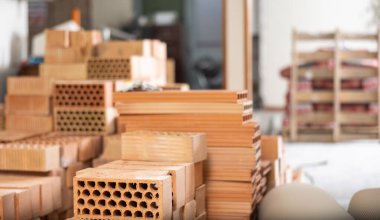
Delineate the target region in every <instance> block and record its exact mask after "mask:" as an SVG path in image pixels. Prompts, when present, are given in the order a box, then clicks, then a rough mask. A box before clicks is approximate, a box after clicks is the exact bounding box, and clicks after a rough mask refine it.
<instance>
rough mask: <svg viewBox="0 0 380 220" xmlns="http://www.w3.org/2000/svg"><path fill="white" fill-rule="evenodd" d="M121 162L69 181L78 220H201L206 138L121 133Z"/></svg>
mask: <svg viewBox="0 0 380 220" xmlns="http://www.w3.org/2000/svg"><path fill="white" fill-rule="evenodd" d="M121 136H122V138H121V145H122V147H121V148H122V154H121V155H122V156H121V157H122V159H123V160H117V161H114V162H110V163H107V164H104V165H101V166H98V167H96V168H92V169H86V170H82V171H80V172H78V173H77V176H76V177H75V179H74V207H75V209H74V214H75V218H80V219H104V218H107V219H114V218H116V219H121V218H154V219H188V220H190V219H206V185H205V184H204V180H203V166H202V164H203V162H204V161H205V160H206V158H207V151H206V137H205V135H204V134H200V133H184V132H126V133H123V134H121Z"/></svg>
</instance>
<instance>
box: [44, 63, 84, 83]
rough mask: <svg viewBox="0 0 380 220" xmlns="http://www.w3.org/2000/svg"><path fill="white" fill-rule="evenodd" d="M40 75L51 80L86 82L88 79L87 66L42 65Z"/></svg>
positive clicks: (73, 64) (72, 64) (75, 64)
mask: <svg viewBox="0 0 380 220" xmlns="http://www.w3.org/2000/svg"><path fill="white" fill-rule="evenodd" d="M39 74H40V76H41V77H42V78H45V79H50V80H85V79H87V64H85V63H70V64H68V63H66V64H50V63H43V64H41V65H40V69H39Z"/></svg>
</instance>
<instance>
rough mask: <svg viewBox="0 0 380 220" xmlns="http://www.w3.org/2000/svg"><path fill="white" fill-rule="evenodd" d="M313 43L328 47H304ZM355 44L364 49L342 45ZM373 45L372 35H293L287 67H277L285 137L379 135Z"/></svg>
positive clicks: (319, 138)
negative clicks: (285, 87) (282, 84)
mask: <svg viewBox="0 0 380 220" xmlns="http://www.w3.org/2000/svg"><path fill="white" fill-rule="evenodd" d="M311 42H312V43H311ZM315 42H319V43H321V42H324V43H326V42H327V43H330V44H331V43H332V44H334V48H331V49H319V50H316V51H310V50H309V51H306V50H304V48H305V46H310V45H312V44H313V43H315ZM306 43H308V45H306ZM358 43H359V44H361V45H363V48H364V49H360V50H358V49H351V50H350V49H347V48H348V47H349V46H351V45H352V48H355V46H356V44H358ZM374 44H376V49H375V50H373V45H374ZM318 45H319V44H318ZM341 45H345V48H341ZM369 45H371V46H369ZM379 45H380V43H379V34H378V33H377V34H346V33H340V32H339V31H337V32H335V33H327V34H315V35H313V34H306V33H298V32H294V33H293V55H292V59H293V61H292V65H291V67H289V68H288V69H285V70H284V71H282V75H283V76H284V77H286V78H287V79H289V94H288V97H287V115H288V117H287V118H286V121H285V122H286V123H285V127H286V129H287V130H286V131H285V132H286V135H289V137H290V139H291V140H293V141H329V142H331V141H345V140H355V139H379V137H380V111H379V103H380V95H379V94H380V86H379V79H380V71H379V65H378V63H379V51H380V50H379ZM301 46H304V47H301ZM365 48H368V49H365ZM302 49H303V50H302Z"/></svg>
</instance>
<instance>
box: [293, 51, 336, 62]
mask: <svg viewBox="0 0 380 220" xmlns="http://www.w3.org/2000/svg"><path fill="white" fill-rule="evenodd" d="M296 56H297V60H298V61H299V62H316V61H324V60H332V59H334V51H315V52H299V53H297V55H296Z"/></svg>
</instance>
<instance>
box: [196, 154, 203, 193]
mask: <svg viewBox="0 0 380 220" xmlns="http://www.w3.org/2000/svg"><path fill="white" fill-rule="evenodd" d="M203 164H204V162H203V161H200V162H198V163H195V164H194V172H195V187H196V188H198V187H200V186H201V185H203V184H204V173H203V169H204V167H203Z"/></svg>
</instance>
